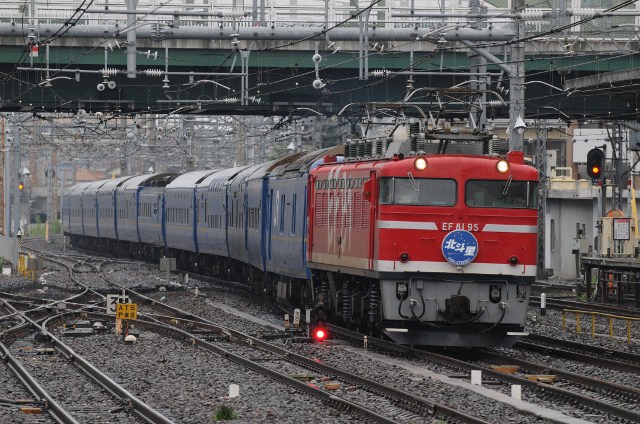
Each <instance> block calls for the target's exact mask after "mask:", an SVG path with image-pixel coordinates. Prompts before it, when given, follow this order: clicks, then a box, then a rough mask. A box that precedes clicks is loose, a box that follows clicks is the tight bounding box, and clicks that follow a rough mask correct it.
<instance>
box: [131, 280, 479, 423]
mask: <svg viewBox="0 0 640 424" xmlns="http://www.w3.org/2000/svg"><path fill="white" fill-rule="evenodd" d="M126 290H127V292H128V293H129V294H130V296H132V297H134V298H136V297H137V298H139V299H142V300H143V301H145V302H146V303H150V304H152V305H154V306H156V307H160V308H162V309H165V310H168V311H170V312H171V313H173V314H175V315H176V316H173V317H166V319H169V320H170V319H178V317H182V318H181V319H182V320H183V321H190V322H192V323H193V324H196V325H200V326H204V327H209V329H212V328H213V329H216V330H219V331H223V332H227V333H229V334H230V335H231V336H232V337H233V338H237V339H241V340H245V341H246V342H247V343H248V344H249V345H254V346H257V347H260V348H262V349H264V350H267V351H268V352H270V353H273V354H276V355H279V356H281V357H283V358H286V359H287V360H289V361H292V362H297V363H299V364H302V365H304V366H305V367H307V368H311V369H315V370H320V371H322V372H323V373H326V374H330V375H335V376H338V377H340V378H342V379H345V380H350V381H354V382H356V383H357V384H360V385H362V386H366V387H370V388H372V389H373V390H374V391H377V392H379V393H383V394H385V395H387V396H392V397H394V398H398V399H400V400H401V401H403V402H405V403H409V404H410V403H411V402H413V403H414V404H415V405H419V406H420V408H422V409H423V410H425V411H428V412H429V413H430V414H432V415H436V414H442V415H444V416H447V417H449V418H453V419H456V420H459V421H460V422H463V423H469V424H488V422H487V421H484V420H481V419H478V418H476V417H473V416H471V415H467V414H465V413H463V412H461V411H458V410H456V409H454V408H450V407H448V406H446V405H443V404H438V403H435V402H431V401H429V400H427V399H424V398H421V397H418V396H415V395H412V394H410V393H407V392H405V391H402V390H398V389H395V388H393V387H390V386H386V385H384V384H381V383H378V382H376V381H373V380H370V379H367V378H365V377H361V376H359V375H356V374H352V373H349V372H347V371H343V370H341V369H339V368H335V367H332V366H329V365H325V364H320V363H318V362H316V361H314V360H312V359H309V358H306V357H304V356H301V355H298V354H296V353H293V352H291V351H289V350H287V349H282V348H280V347H277V346H276V345H273V344H271V343H268V342H265V341H263V340H260V339H257V338H255V337H251V336H249V335H247V334H244V333H242V332H240V331H236V330H232V329H229V328H226V327H222V326H220V325H217V324H215V323H213V322H210V321H208V320H206V319H203V318H201V317H197V316H194V315H193V314H191V313H188V312H185V311H183V310H181V309H179V308H175V307H172V306H170V305H167V304H164V303H161V302H157V301H155V300H154V299H151V298H149V297H147V296H144V295H142V294H140V293H136V292H135V291H133V290H130V289H126ZM140 322H141V321H138V323H140ZM191 337H193V338H194V340H196V339H197V337H195V336H194V335H191ZM197 343H207V342H204V341H201V340H200V339H197ZM216 349H220V350H221V351H222V352H226V351H224V350H223V349H221V348H217V347H216ZM227 355H228V353H227ZM241 359H242V361H243V362H244V361H246V360H245V359H244V358H241ZM256 366H258V367H261V368H262V366H261V365H257V364H256ZM267 370H269V369H268V368H267ZM271 372H272V371H269V373H271ZM278 375H279V374H278ZM282 377H283V376H281V375H279V378H282ZM286 378H287V379H289V377H286ZM305 386H306V385H305ZM307 387H308V386H307Z"/></svg>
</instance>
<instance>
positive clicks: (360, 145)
mask: <svg viewBox="0 0 640 424" xmlns="http://www.w3.org/2000/svg"><path fill="white" fill-rule="evenodd" d="M366 144H367V142H366V141H364V140H360V141H359V142H358V144H357V145H356V148H357V152H358V153H357V156H358V157H359V158H362V157H364V152H365V145H366Z"/></svg>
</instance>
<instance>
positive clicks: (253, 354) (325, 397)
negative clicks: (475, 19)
mask: <svg viewBox="0 0 640 424" xmlns="http://www.w3.org/2000/svg"><path fill="white" fill-rule="evenodd" d="M45 257H46V256H45ZM47 259H48V260H52V259H51V258H49V257H47ZM58 263H60V264H63V263H62V262H60V261H58ZM106 264H107V262H100V261H97V263H96V264H94V265H91V266H89V268H93V267H95V268H96V269H100V268H101V267H102V266H104V265H106ZM63 265H64V266H68V267H69V271H70V273H71V274H78V272H77V270H78V267H79V266H82V267H86V266H87V265H86V260H84V259H83V260H82V261H80V262H78V263H76V264H72V265H68V264H63ZM74 271H75V272H74ZM83 271H86V272H83V274H87V273H89V272H90V271H92V270H91V269H84V268H83ZM100 277H101V278H102V279H103V280H104V281H105V282H107V284H108V285H110V284H113V286H114V287H118V288H120V289H122V290H126V292H127V294H128V295H129V296H131V297H134V298H135V299H138V301H140V302H145V303H148V304H151V305H153V306H154V307H159V308H161V309H167V306H166V305H162V304H159V303H157V302H155V301H153V300H151V299H150V298H147V297H145V296H143V295H141V294H139V293H137V292H135V291H132V290H130V289H127V288H125V287H122V286H119V285H117V284H114V283H113V282H110V281H109V280H108V278H107V277H106V276H105V275H103V274H100ZM76 283H78V284H81V283H80V282H78V281H76ZM86 289H87V290H88V288H86ZM171 312H172V315H174V317H172V318H169V319H168V323H170V324H173V325H174V326H175V325H178V323H179V321H178V319H177V318H176V317H175V316H184V317H189V318H195V317H193V316H192V315H191V314H189V313H185V312H182V311H177V310H171ZM87 315H88V316H94V315H95V313H88V314H87ZM98 318H102V319H104V318H108V317H106V316H99V315H98ZM152 321H153V319H151V320H150V321H146V320H145V321H139V322H137V323H136V326H137V327H138V328H143V329H144V328H146V329H149V328H154V329H155V331H157V332H161V333H163V334H168V333H171V330H170V327H167V326H163V327H159V325H160V324H158V323H157V322H152ZM200 321H202V320H200ZM197 325H198V328H195V326H196V324H195V322H193V321H191V322H189V327H191V328H190V330H192V331H197V332H198V334H195V333H190V332H184V331H183V330H180V329H178V328H175V329H173V334H172V336H173V337H177V338H183V339H184V338H185V337H187V338H188V340H189V341H190V343H191V344H193V345H194V346H198V347H200V348H203V349H206V350H208V351H211V352H214V353H216V354H218V355H220V356H221V357H224V358H226V359H230V360H232V361H234V362H236V363H238V364H241V365H243V366H244V367H246V368H248V369H251V370H254V371H258V372H260V373H262V374H263V375H266V376H268V377H269V378H272V379H274V380H277V381H280V382H284V383H286V384H288V385H290V386H293V387H295V388H296V390H298V391H301V392H304V393H306V394H311V395H312V396H314V397H318V398H320V399H321V401H322V402H324V403H326V404H328V405H332V406H333V407H334V408H336V409H338V410H346V411H350V413H352V414H356V415H359V416H361V417H364V418H366V419H367V420H371V421H373V422H381V423H392V422H415V421H422V420H425V419H433V418H434V417H446V418H447V419H449V420H451V419H453V420H454V422H464V423H486V421H484V420H481V419H477V418H475V417H472V416H469V415H467V414H464V413H461V412H459V411H456V410H455V409H454V408H450V407H447V406H445V405H438V404H435V403H433V402H429V401H428V400H427V399H422V398H419V397H417V396H413V395H411V394H409V393H407V392H403V391H400V390H398V389H394V388H392V387H389V386H386V385H384V384H381V383H377V382H375V381H371V380H367V379H364V378H362V377H359V376H357V375H355V374H350V373H348V372H346V371H342V370H339V369H337V368H335V369H332V368H331V367H327V366H323V365H321V364H318V363H317V362H316V361H314V360H313V359H311V358H305V357H303V356H301V355H297V356H294V355H292V354H291V352H290V351H289V350H288V349H282V348H276V347H275V346H274V345H272V344H269V343H267V342H264V341H261V340H259V339H257V338H252V337H250V336H247V335H245V334H242V333H240V332H236V331H234V330H230V329H220V328H217V327H211V326H213V323H207V324H204V323H202V322H200V323H198V324H197ZM204 325H206V326H208V327H207V328H202V326H204ZM203 330H204V331H205V334H203V333H202V331H203ZM210 331H214V332H216V333H218V334H219V333H220V332H221V331H224V332H226V333H227V334H229V340H228V341H224V340H222V341H221V340H216V341H215V342H214V341H213V340H214V339H215V337H212V336H210V335H207V334H206V333H207V332H210ZM202 337H205V338H208V339H209V340H205V339H204V338H202ZM238 340H240V342H238ZM216 344H223V345H225V347H226V348H227V349H224V348H223V347H220V346H216ZM256 347H259V349H258V350H256ZM239 350H240V351H241V352H238V351H239ZM243 350H246V352H242V351H243ZM234 351H235V352H234ZM274 355H277V357H276V358H274ZM283 361H286V362H287V363H289V364H290V365H289V366H290V367H291V370H292V373H293V374H302V373H305V372H315V373H324V374H325V375H331V376H334V378H339V379H341V381H343V382H344V384H351V385H352V386H354V387H356V386H357V387H358V389H359V391H360V390H362V389H366V391H367V392H368V394H367V395H366V396H364V398H365V399H355V398H357V396H353V395H352V396H344V395H342V396H338V395H336V394H335V392H331V391H329V390H322V389H320V388H318V387H313V386H311V385H309V384H308V383H307V382H301V381H299V380H296V379H295V378H291V377H288V376H287V375H283V373H282V368H281V366H282V364H283ZM267 362H269V365H270V366H267V365H266V363H267ZM324 387H325V388H326V385H324ZM367 405H369V406H367ZM382 405H384V408H383V409H384V414H381V413H380V412H379V411H380V408H381V406H382ZM398 420H400V421H398Z"/></svg>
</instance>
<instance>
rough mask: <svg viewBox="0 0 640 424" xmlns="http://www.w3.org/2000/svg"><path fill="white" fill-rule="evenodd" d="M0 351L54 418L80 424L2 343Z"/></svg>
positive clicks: (62, 421) (71, 423) (66, 422)
mask: <svg viewBox="0 0 640 424" xmlns="http://www.w3.org/2000/svg"><path fill="white" fill-rule="evenodd" d="M0 351H2V359H3V360H4V361H6V362H8V366H9V369H11V371H13V372H14V373H15V374H16V376H18V378H19V379H20V381H21V382H22V384H24V385H25V387H27V389H29V391H30V392H31V393H32V394H33V395H34V396H36V398H37V399H42V400H43V401H44V404H45V409H46V410H47V411H48V412H49V413H50V414H51V416H52V417H53V418H55V419H56V420H57V421H58V422H60V423H64V424H80V423H79V422H78V421H76V419H75V418H73V416H72V415H71V413H69V411H67V410H66V409H64V408H63V407H62V406H61V405H60V404H59V403H58V402H56V401H55V400H54V399H53V397H51V395H50V394H49V393H48V392H47V391H46V390H45V389H44V388H43V387H42V386H41V385H40V384H38V382H37V381H36V380H35V379H34V378H33V376H32V375H31V374H30V373H29V371H27V369H26V368H25V367H23V366H22V364H21V363H20V362H19V361H18V360H17V359H16V358H15V357H14V356H13V355H12V354H11V352H10V351H9V348H7V347H6V346H5V345H4V344H3V343H0Z"/></svg>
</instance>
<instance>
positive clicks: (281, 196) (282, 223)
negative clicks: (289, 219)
mask: <svg viewBox="0 0 640 424" xmlns="http://www.w3.org/2000/svg"><path fill="white" fill-rule="evenodd" d="M284 206H285V197H284V194H281V195H280V234H284Z"/></svg>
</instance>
